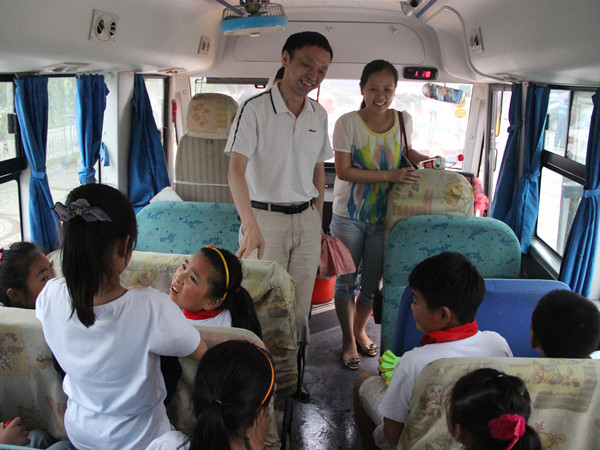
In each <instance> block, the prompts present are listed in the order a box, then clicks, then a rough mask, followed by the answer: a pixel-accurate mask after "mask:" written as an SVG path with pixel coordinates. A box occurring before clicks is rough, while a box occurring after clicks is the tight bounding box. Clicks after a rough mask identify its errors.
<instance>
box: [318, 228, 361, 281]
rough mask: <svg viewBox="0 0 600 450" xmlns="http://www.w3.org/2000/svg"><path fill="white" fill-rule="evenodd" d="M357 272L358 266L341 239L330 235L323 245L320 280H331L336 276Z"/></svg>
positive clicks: (326, 237)
mask: <svg viewBox="0 0 600 450" xmlns="http://www.w3.org/2000/svg"><path fill="white" fill-rule="evenodd" d="M354 272H356V266H355V265H354V260H353V259H352V254H351V253H350V250H348V247H346V246H345V245H344V243H343V242H342V241H340V240H339V239H336V238H333V237H331V236H329V235H326V236H325V240H324V241H323V242H322V243H321V260H320V261H319V273H318V275H317V276H318V277H319V278H331V277H333V276H336V275H344V274H346V273H354Z"/></svg>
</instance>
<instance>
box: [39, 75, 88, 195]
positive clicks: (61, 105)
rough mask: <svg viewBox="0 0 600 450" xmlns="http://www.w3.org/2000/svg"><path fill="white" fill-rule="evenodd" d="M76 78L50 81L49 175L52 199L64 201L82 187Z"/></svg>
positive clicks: (47, 152)
mask: <svg viewBox="0 0 600 450" xmlns="http://www.w3.org/2000/svg"><path fill="white" fill-rule="evenodd" d="M75 85H76V80H75V77H50V78H48V140H47V144H46V173H47V175H48V184H49V185H50V192H51V193H52V200H54V201H55V202H64V201H65V199H66V198H67V194H68V193H69V192H71V190H72V189H73V188H75V187H77V186H79V176H78V175H77V172H78V170H79V167H80V166H81V156H80V152H79V140H78V139H77V125H76V123H75V96H76V87H75Z"/></svg>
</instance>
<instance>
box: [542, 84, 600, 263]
mask: <svg viewBox="0 0 600 450" xmlns="http://www.w3.org/2000/svg"><path fill="white" fill-rule="evenodd" d="M592 94H593V92H591V91H569V90H566V89H552V90H551V91H550V100H549V103H548V118H547V124H546V130H545V135H544V150H543V151H542V171H541V177H540V204H539V213H538V222H537V228H536V236H537V237H538V238H539V239H540V240H542V241H543V242H544V243H545V244H546V245H547V246H548V247H549V248H551V249H552V250H553V251H554V252H555V253H556V254H557V255H559V256H562V255H563V253H564V250H565V245H566V241H567V236H568V235H569V231H570V229H571V225H572V223H573V219H574V218H575V213H576V212H577V207H578V206H579V202H580V201H581V198H582V197H583V184H584V183H585V158H586V152H587V144H588V134H589V127H590V120H591V116H592V108H593V105H592ZM557 207H558V208H557ZM557 209H558V214H556V213H557Z"/></svg>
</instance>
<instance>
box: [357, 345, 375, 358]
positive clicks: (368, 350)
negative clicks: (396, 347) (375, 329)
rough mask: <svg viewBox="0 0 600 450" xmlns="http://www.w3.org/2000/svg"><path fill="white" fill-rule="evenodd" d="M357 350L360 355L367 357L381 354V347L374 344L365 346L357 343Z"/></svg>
mask: <svg viewBox="0 0 600 450" xmlns="http://www.w3.org/2000/svg"><path fill="white" fill-rule="evenodd" d="M356 348H357V349H358V351H359V353H362V354H363V355H365V356H377V354H378V353H379V347H378V346H377V345H375V344H373V343H371V344H369V345H364V346H363V345H360V344H359V343H358V342H357V343H356Z"/></svg>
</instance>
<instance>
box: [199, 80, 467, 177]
mask: <svg viewBox="0 0 600 450" xmlns="http://www.w3.org/2000/svg"><path fill="white" fill-rule="evenodd" d="M259 81H262V84H257V83H254V84H249V82H246V84H242V83H234V80H231V84H225V83H223V81H220V82H218V83H217V82H214V81H212V82H211V80H210V79H205V78H194V77H192V78H190V83H191V84H190V88H191V92H193V93H194V94H197V93H199V92H218V93H221V94H227V95H230V96H231V97H233V98H234V99H235V100H236V101H237V102H238V104H240V103H241V102H243V101H244V100H246V99H247V98H250V97H251V96H253V95H256V94H258V93H260V92H262V91H263V89H264V85H265V84H266V83H265V81H264V80H259ZM358 83H359V81H358V80H339V79H325V80H323V82H322V83H321V88H320V90H319V91H318V92H317V91H316V90H315V91H313V92H311V93H310V94H309V95H310V97H311V98H313V99H316V98H317V94H318V96H319V103H320V104H321V105H322V106H323V107H324V108H325V109H326V110H327V114H328V120H329V123H328V128H329V138H330V139H331V138H332V137H333V129H334V126H335V122H336V121H337V119H338V118H339V117H340V116H341V115H342V114H345V113H347V112H350V111H356V110H358V109H359V107H360V103H361V101H362V95H360V87H359V85H358ZM424 84H425V83H423V82H399V83H398V87H397V88H396V97H395V100H394V103H393V104H392V107H393V108H395V109H398V110H406V111H408V112H409V113H410V114H411V116H412V118H413V135H412V144H413V147H414V148H415V149H417V150H423V151H424V152H425V153H428V154H431V155H440V156H444V157H445V158H446V159H448V160H450V161H458V155H459V154H462V153H463V151H464V145H465V135H466V131H467V122H468V117H469V107H470V104H471V91H472V86H471V85H469V84H454V83H447V84H446V86H447V87H451V88H455V89H462V90H464V91H466V97H465V98H466V100H465V101H464V102H463V103H461V104H459V105H454V104H451V103H444V102H439V101H436V100H432V99H429V98H427V97H425V96H424V95H423V85H424ZM330 162H333V159H331V161H330ZM454 168H456V169H461V168H462V163H460V162H457V164H456V165H455V166H454Z"/></svg>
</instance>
